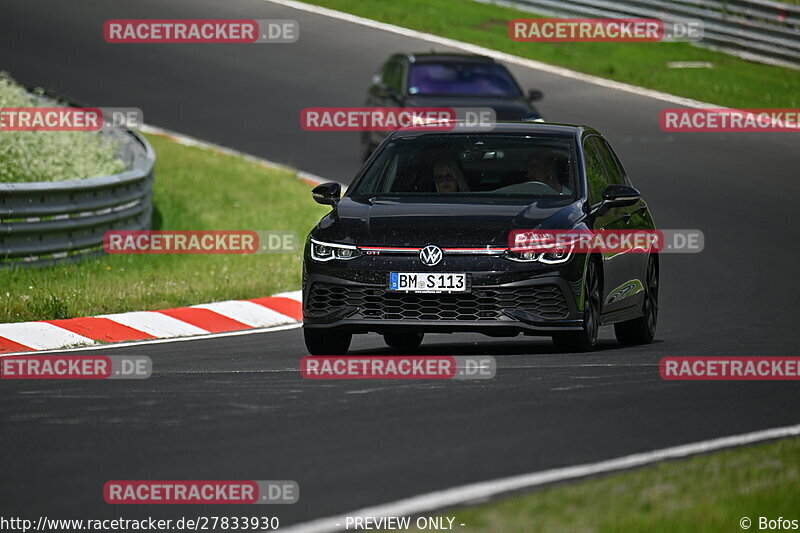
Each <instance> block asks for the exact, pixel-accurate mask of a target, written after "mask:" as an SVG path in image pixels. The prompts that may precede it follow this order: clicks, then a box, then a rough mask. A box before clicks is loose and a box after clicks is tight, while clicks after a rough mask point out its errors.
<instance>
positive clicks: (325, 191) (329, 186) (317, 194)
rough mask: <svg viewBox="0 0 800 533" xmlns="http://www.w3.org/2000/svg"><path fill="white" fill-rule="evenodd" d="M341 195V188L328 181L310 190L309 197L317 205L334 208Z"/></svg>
mask: <svg viewBox="0 0 800 533" xmlns="http://www.w3.org/2000/svg"><path fill="white" fill-rule="evenodd" d="M341 194H342V186H341V185H339V184H338V183H336V182H333V181H329V182H327V183H322V184H320V185H317V186H316V187H314V188H313V189H312V190H311V197H312V198H313V199H314V201H315V202H317V203H318V204H323V205H332V206H334V207H335V206H336V204H338V203H339V197H340V196H341Z"/></svg>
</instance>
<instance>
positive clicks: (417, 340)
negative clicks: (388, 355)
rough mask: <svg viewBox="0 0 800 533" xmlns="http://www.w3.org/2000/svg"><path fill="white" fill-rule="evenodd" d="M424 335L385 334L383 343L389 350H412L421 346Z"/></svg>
mask: <svg viewBox="0 0 800 533" xmlns="http://www.w3.org/2000/svg"><path fill="white" fill-rule="evenodd" d="M424 336H425V334H424V333H386V334H384V336H383V341H384V342H385V343H386V345H387V346H389V347H391V348H397V349H402V350H413V349H414V348H418V347H419V345H420V344H422V338H423V337H424Z"/></svg>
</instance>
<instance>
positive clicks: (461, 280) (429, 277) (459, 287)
mask: <svg viewBox="0 0 800 533" xmlns="http://www.w3.org/2000/svg"><path fill="white" fill-rule="evenodd" d="M389 290H391V291H402V292H466V291H467V275H466V274H464V273H459V274H450V273H426V272H392V273H390V274H389Z"/></svg>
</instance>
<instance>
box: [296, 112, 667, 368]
mask: <svg viewBox="0 0 800 533" xmlns="http://www.w3.org/2000/svg"><path fill="white" fill-rule="evenodd" d="M340 194H341V190H340V186H339V185H338V184H336V183H325V184H322V185H319V186H317V187H316V188H315V189H314V190H313V197H314V199H315V200H316V201H317V202H319V203H322V204H328V205H331V206H332V207H333V210H332V211H331V212H330V213H328V214H327V215H326V216H325V217H323V218H322V220H321V221H320V222H319V224H318V225H317V226H316V227H315V228H314V229H313V230H312V231H311V233H310V235H309V237H308V240H307V242H306V247H305V256H304V263H303V331H304V335H305V341H306V346H307V348H308V351H309V352H310V353H311V354H314V355H341V354H344V353H346V352H347V350H348V348H349V346H350V342H351V339H352V335H353V334H357V333H368V332H375V333H379V334H382V335H383V336H384V340H385V341H386V344H388V345H389V346H391V347H394V348H398V349H413V348H416V347H417V346H419V344H420V343H421V342H422V339H423V335H424V334H425V333H429V332H430V333H433V332H437V333H453V332H460V331H471V332H479V333H484V334H486V335H490V336H514V335H518V334H520V333H523V334H526V335H539V336H542V335H543V336H552V338H553V340H554V342H555V343H556V345H557V346H558V347H560V348H562V349H565V350H572V351H586V350H591V349H592V348H593V347H594V345H595V343H596V341H597V333H598V329H599V327H600V326H601V325H605V324H614V326H615V332H616V336H617V339H618V340H619V341H620V342H622V343H625V344H639V343H648V342H651V341H652V340H653V336H654V334H655V329H656V320H657V313H658V275H659V262H658V254H657V253H654V252H651V253H616V254H611V253H597V254H595V253H573V251H572V250H571V249H565V248H561V249H554V250H553V251H551V252H543V253H533V252H530V251H516V250H515V249H514V248H513V247H511V248H510V247H509V241H508V240H509V234H510V232H512V231H513V230H572V229H576V230H598V229H604V230H611V229H623V230H653V229H655V228H654V224H653V219H652V217H651V215H650V212H649V210H648V208H647V205H646V204H645V203H644V201H643V200H642V198H641V195H640V194H639V192H638V191H637V190H636V189H634V188H633V187H632V185H631V182H630V180H629V178H628V176H627V175H626V174H625V170H624V169H623V167H622V165H621V164H620V161H619V159H618V158H617V156H616V154H615V153H614V151H613V150H612V149H611V147H610V146H609V144H608V142H607V141H606V140H605V139H604V138H603V137H602V136H601V135H600V134H599V133H598V132H597V131H595V130H593V129H592V128H589V127H584V126H571V125H558V124H536V123H499V124H497V125H496V126H495V127H494V128H493V129H492V130H491V131H483V132H477V131H473V132H470V131H466V130H463V129H462V130H459V129H457V128H456V129H453V130H452V131H448V132H441V131H439V132H432V131H425V132H419V131H417V132H412V131H398V132H395V133H393V134H392V135H391V136H389V138H388V139H387V140H386V141H385V142H383V143H382V144H381V146H380V147H379V148H378V150H377V151H376V152H375V153H374V154H373V155H372V157H370V158H369V160H368V161H367V162H366V163H365V164H364V166H363V167H362V168H361V170H360V171H359V173H358V174H357V176H356V177H355V179H354V181H353V184H352V185H351V186H350V187H349V188H348V190H347V193H346V194H345V195H344V197H342V198H341V199H340Z"/></svg>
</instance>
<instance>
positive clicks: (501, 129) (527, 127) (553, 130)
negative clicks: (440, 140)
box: [391, 122, 599, 138]
mask: <svg viewBox="0 0 800 533" xmlns="http://www.w3.org/2000/svg"><path fill="white" fill-rule="evenodd" d="M453 133H456V134H457V133H459V132H453ZM462 133H464V134H470V133H473V134H481V135H504V134H505V135H525V134H531V135H543V136H548V137H562V138H579V137H581V136H582V135H583V134H584V133H594V134H597V135H599V133H598V132H597V131H596V130H595V129H594V128H591V127H589V126H581V125H577V124H558V123H553V122H497V123H496V124H495V126H494V128H492V130H491V131H479V130H477V129H475V130H472V131H469V130H467V131H463V132H462ZM447 134H448V132H441V131H436V132H434V131H430V132H426V131H414V130H398V131H396V132H394V133H393V134H392V135H391V137H393V138H404V137H415V136H419V135H447Z"/></svg>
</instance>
